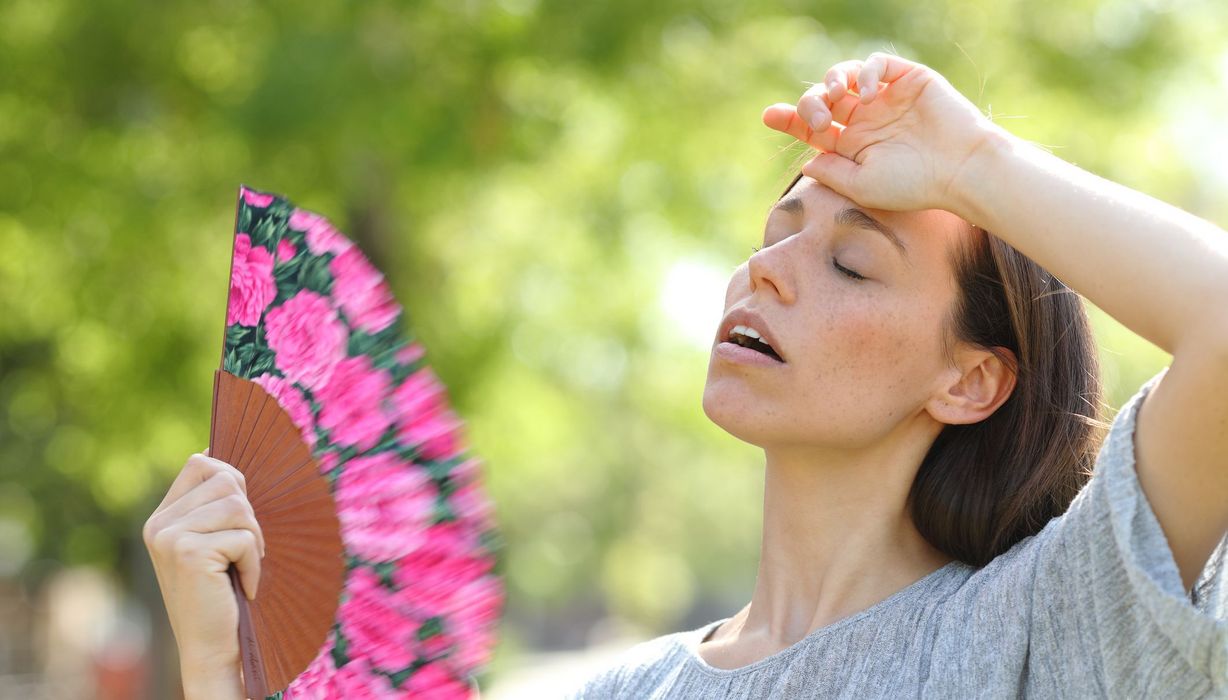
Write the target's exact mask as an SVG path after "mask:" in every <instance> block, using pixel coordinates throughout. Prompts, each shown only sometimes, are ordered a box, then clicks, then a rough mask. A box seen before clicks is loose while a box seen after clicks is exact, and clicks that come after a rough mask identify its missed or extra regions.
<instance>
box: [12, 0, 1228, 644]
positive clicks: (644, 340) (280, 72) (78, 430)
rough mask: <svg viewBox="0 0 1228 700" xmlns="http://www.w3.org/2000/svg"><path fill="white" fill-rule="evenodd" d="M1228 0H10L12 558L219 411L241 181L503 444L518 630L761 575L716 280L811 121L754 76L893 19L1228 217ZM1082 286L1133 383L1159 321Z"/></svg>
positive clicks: (1101, 157) (905, 35)
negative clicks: (1098, 298) (358, 274)
mask: <svg viewBox="0 0 1228 700" xmlns="http://www.w3.org/2000/svg"><path fill="white" fill-rule="evenodd" d="M1225 19H1228V10H1225V6H1224V5H1223V4H1222V3H1216V2H1212V1H1210V0H1208V1H1207V2H1181V1H1179V0H1148V1H1146V2H1133V1H1124V0H1109V1H1106V2H1092V1H1090V0H1068V1H1067V2H1063V3H1056V4H1051V3H1026V2H1022V1H1020V0H1012V1H1007V2H995V3H985V2H975V1H972V0H944V1H937V2H928V3H916V2H909V1H906V0H867V1H865V2H860V3H835V2H830V3H820V2H800V1H794V2H783V3H777V4H772V3H742V2H733V1H731V0H695V1H693V2H662V1H660V0H657V1H652V2H650V1H647V0H625V1H623V2H616V3H615V2H611V3H603V2H598V3H583V2H581V3H577V2H563V1H562V0H500V1H499V2H483V1H479V0H460V1H458V0H446V1H444V0H436V1H434V2H429V1H427V2H413V3H396V2H388V1H386V0H373V1H370V2H361V3H328V2H324V3H321V2H306V1H303V0H299V1H298V2H284V3H273V4H265V3H256V2H250V1H248V0H222V1H217V2H182V1H179V0H170V1H168V2H162V3H144V4H141V5H140V6H139V7H137V6H134V5H132V4H130V3H120V2H115V1H114V0H93V1H91V2H86V1H85V0H5V1H4V2H2V3H0V66H2V67H3V69H2V70H0V250H2V251H3V255H0V526H2V527H0V535H2V536H0V546H2V547H3V548H4V551H3V554H4V557H5V559H6V561H8V562H9V564H8V565H7V568H8V569H9V570H8V571H6V572H4V573H6V574H16V573H22V574H23V575H24V576H26V577H28V578H30V579H31V580H33V579H35V578H37V577H38V576H39V575H40V574H41V572H43V571H45V570H46V569H47V567H48V566H51V565H53V564H54V562H64V563H81V562H93V563H97V564H100V565H102V566H106V567H112V568H116V569H118V570H121V571H123V570H126V569H127V565H126V560H127V558H131V557H144V556H145V554H144V552H143V549H142V547H141V545H140V537H139V531H140V525H141V524H142V523H143V522H144V519H145V518H146V517H147V516H148V514H149V512H151V511H152V508H153V507H154V506H155V505H156V504H157V502H158V500H160V498H161V496H162V494H163V493H164V492H165V490H166V488H167V486H168V484H169V480H170V479H171V477H172V476H173V475H174V474H175V473H176V472H177V471H178V470H179V468H180V467H181V465H182V463H183V461H184V459H185V458H186V457H187V455H188V454H189V453H191V452H193V451H196V450H199V449H201V448H203V447H204V443H205V441H206V436H207V434H208V425H207V422H208V413H209V396H210V390H211V386H212V382H211V372H212V371H213V369H214V368H215V367H216V366H217V362H218V356H219V352H220V346H221V331H222V327H223V321H224V303H225V295H226V288H227V283H226V274H227V266H228V256H229V241H230V232H231V227H232V225H233V212H234V200H235V196H236V190H237V187H238V185H239V184H240V183H245V184H248V185H250V186H252V187H255V188H258V189H263V190H271V191H278V192H282V193H285V194H286V195H287V196H289V197H290V198H291V199H293V200H294V201H295V202H297V203H299V204H300V205H301V206H305V207H308V208H311V209H314V210H317V211H319V212H322V213H324V214H325V215H327V216H329V217H331V218H332V219H333V220H334V221H335V222H336V223H337V224H338V225H339V226H340V227H341V228H342V229H343V230H345V231H347V232H349V233H351V234H352V235H353V236H354V237H356V238H357V239H359V241H360V242H361V243H362V245H363V246H364V247H365V248H366V249H367V250H368V251H370V253H371V254H372V256H373V257H374V258H375V259H376V260H377V262H378V264H380V265H381V267H382V268H383V269H385V270H387V271H388V275H389V278H390V280H391V282H392V284H393V286H394V288H395V290H396V292H397V294H398V296H399V298H400V299H401V301H402V302H403V303H404V304H405V305H406V307H407V308H408V309H409V311H410V314H411V317H412V324H413V326H414V327H415V329H416V330H417V332H418V333H419V334H420V336H421V337H422V339H423V340H424V342H425V343H426V345H427V347H428V348H429V355H428V360H429V361H430V362H431V363H432V364H433V366H434V367H435V368H436V370H437V371H438V372H439V374H440V375H441V376H442V377H443V379H444V380H445V381H446V382H447V384H448V386H449V388H450V393H451V396H452V399H453V400H454V402H455V404H456V406H457V408H458V410H459V411H460V412H461V413H462V415H463V416H464V417H465V419H466V421H467V425H468V434H469V435H470V437H471V440H472V443H473V446H474V451H475V452H476V453H477V454H479V455H480V456H482V458H483V459H484V462H485V464H486V475H487V486H488V489H489V492H490V494H491V495H492V496H493V498H494V499H495V501H496V504H497V513H498V519H499V522H500V525H501V528H502V531H503V534H504V537H505V540H506V541H507V544H508V546H507V548H506V550H505V551H504V553H503V560H502V561H501V564H500V565H501V566H502V567H503V571H504V572H505V573H506V575H507V581H508V586H509V594H510V598H509V602H508V619H509V621H511V622H513V623H517V624H509V625H508V626H506V627H505V629H506V632H505V635H504V637H505V643H506V645H508V648H515V647H516V646H517V645H518V644H519V643H521V642H520V641H518V640H524V643H528V642H529V641H535V642H543V641H551V640H546V639H545V638H544V636H542V635H544V632H541V631H540V629H538V630H537V631H534V629H536V628H535V625H538V624H539V622H538V621H539V620H542V619H547V618H550V617H551V616H552V615H553V616H555V617H558V616H561V615H564V614H566V612H567V611H573V612H575V611H581V612H576V613H575V614H577V615H588V614H589V613H585V612H583V611H590V612H591V611H593V610H597V611H608V612H613V613H617V614H619V615H621V616H623V617H625V618H628V619H631V620H634V621H637V622H640V623H641V624H643V625H645V626H646V628H648V629H649V630H652V631H665V630H669V629H674V628H676V626H677V625H678V624H681V623H682V622H683V620H684V618H683V617H682V616H683V615H685V614H686V613H687V612H688V611H689V610H695V609H696V608H695V606H696V605H697V604H698V603H700V602H702V601H709V603H711V602H712V601H726V602H728V603H730V604H735V603H736V604H737V605H741V604H742V603H743V602H744V599H743V598H744V596H745V595H747V594H748V592H749V587H750V584H751V583H752V582H753V578H752V576H753V571H754V568H755V562H756V560H757V559H756V557H757V547H758V543H759V540H758V537H759V512H758V511H759V508H760V506H761V500H760V498H761V488H762V485H761V482H760V472H759V469H758V467H759V465H760V461H759V460H760V456H759V454H758V452H757V451H756V450H755V449H753V448H750V447H748V446H746V445H743V444H741V443H738V442H736V441H735V440H734V439H733V438H731V437H729V436H728V435H725V434H724V433H722V432H721V431H720V430H719V429H717V428H716V427H715V426H713V425H711V424H710V423H709V422H708V421H707V419H706V418H705V417H704V415H703V412H702V410H701V408H700V397H701V394H702V389H703V382H704V376H705V373H706V367H707V348H708V346H709V343H710V339H711V336H712V332H713V331H714V328H715V322H716V319H717V317H718V315H719V313H720V310H721V308H722V302H723V293H724V285H725V281H726V279H727V277H728V275H729V273H730V272H731V271H732V269H733V267H734V266H736V265H737V264H738V263H739V262H740V261H741V260H743V259H744V258H745V256H746V255H747V254H748V253H749V246H751V245H753V244H755V243H756V242H758V241H759V239H760V237H761V232H762V219H763V216H764V214H765V212H766V209H767V207H768V206H769V205H770V204H771V202H772V200H773V199H774V198H775V197H776V195H777V194H779V191H780V189H781V187H782V186H783V185H784V184H785V183H786V182H787V180H788V177H789V175H790V171H791V169H792V168H793V167H795V165H796V163H797V156H798V155H799V154H800V153H801V151H799V150H798V149H797V148H795V147H792V146H791V145H790V144H788V143H787V139H784V138H783V137H780V136H778V135H775V134H773V133H771V132H769V131H768V130H767V129H765V128H764V127H763V126H761V124H760V122H759V114H760V112H761V110H762V108H763V107H764V106H766V105H767V104H770V103H772V102H777V101H794V100H796V99H797V97H798V96H799V95H800V93H801V92H802V91H803V90H804V89H805V88H806V86H807V84H808V82H809V81H818V80H821V79H822V76H823V73H824V72H825V70H826V69H827V67H828V66H830V65H831V64H833V63H835V62H836V61H839V60H842V59H845V58H864V57H865V56H866V55H867V54H868V53H869V52H871V51H874V50H881V49H888V50H894V51H896V52H898V53H900V54H902V55H905V56H908V57H910V58H913V59H916V60H919V61H922V62H924V63H927V64H929V65H931V66H933V67H935V68H937V69H938V70H940V71H941V72H943V73H944V75H946V76H947V77H948V78H950V80H951V81H952V82H953V83H954V84H955V85H956V86H957V87H958V88H960V89H961V90H962V91H963V92H964V93H965V94H966V95H968V96H969V98H970V99H972V100H973V101H974V102H975V103H977V104H978V106H980V107H981V108H982V109H983V110H985V111H986V112H987V113H990V114H992V115H993V116H994V118H995V119H997V120H999V121H1000V122H1001V123H1004V124H1005V125H1006V126H1007V127H1008V128H1010V129H1011V130H1012V131H1014V132H1015V133H1017V134H1019V135H1021V136H1024V137H1026V138H1029V139H1032V140H1034V141H1036V142H1039V143H1042V144H1046V145H1048V146H1050V147H1052V148H1053V149H1054V150H1055V151H1056V152H1057V153H1059V154H1060V155H1062V156H1063V157H1065V158H1067V159H1068V160H1071V161H1074V162H1076V163H1078V164H1079V165H1081V166H1083V167H1085V168H1087V169H1089V170H1092V171H1094V172H1097V173H1100V174H1102V175H1104V176H1106V177H1109V178H1111V179H1114V180H1118V181H1120V182H1123V183H1125V184H1128V185H1130V186H1132V187H1135V188H1138V189H1142V190H1144V191H1147V192H1149V193H1151V194H1154V195H1156V196H1158V197H1161V198H1163V199H1166V200H1167V201H1170V202H1173V203H1175V204H1178V205H1179V206H1183V207H1186V208H1187V209H1190V210H1191V211H1194V212H1195V213H1198V214H1200V215H1202V216H1204V217H1207V218H1209V219H1213V220H1217V221H1221V222H1222V221H1225V220H1228V210H1226V209H1225V207H1226V206H1228V205H1226V204H1225V203H1224V202H1225V198H1223V197H1216V196H1215V195H1217V194H1219V193H1222V192H1223V189H1224V183H1225V178H1226V177H1228V171H1226V170H1225V169H1224V162H1225V159H1224V157H1223V156H1224V154H1225V153H1226V152H1228V141H1225V137H1222V136H1219V134H1218V127H1216V126H1215V125H1216V124H1217V121H1218V120H1216V119H1215V117H1216V116H1218V115H1222V114H1224V113H1225V111H1228V105H1226V104H1225V99H1226V98H1225V97H1224V95H1225V94H1226V93H1228V91H1226V90H1224V87H1225V86H1226V85H1228V54H1224V53H1222V51H1223V49H1222V47H1223V46H1224V39H1225V38H1226V36H1225V34H1226V32H1228V30H1225V29H1224V27H1225V26H1228V25H1226V24H1225V22H1224V20H1225ZM1008 120H1009V121H1008ZM1216 149H1219V150H1216ZM1216 154H1218V155H1216ZM1096 323H1097V330H1098V332H1099V333H1100V338H1101V340H1102V344H1103V346H1104V349H1105V361H1106V381H1107V383H1108V386H1109V389H1110V399H1111V401H1112V403H1113V404H1114V405H1115V406H1116V405H1120V403H1121V401H1122V400H1123V399H1124V398H1126V397H1127V396H1129V394H1130V393H1132V392H1133V391H1134V390H1135V389H1136V388H1137V386H1138V385H1139V384H1140V383H1141V382H1142V381H1143V380H1145V379H1146V378H1147V377H1149V376H1151V374H1153V373H1154V372H1155V371H1156V370H1158V369H1159V368H1160V367H1161V366H1163V364H1165V362H1166V360H1167V356H1166V355H1164V353H1162V352H1160V351H1159V350H1158V349H1156V348H1154V347H1152V346H1150V345H1148V344H1147V343H1145V342H1144V341H1142V340H1140V339H1139V338H1137V337H1136V336H1134V335H1133V334H1131V333H1130V332H1129V331H1126V330H1125V329H1124V328H1122V327H1121V326H1119V325H1117V324H1115V323H1114V322H1113V321H1112V320H1111V319H1107V318H1106V317H1104V316H1103V314H1100V313H1098V312H1097V313H1096ZM710 610H711V608H710V607H709V609H708V611H710ZM708 611H704V612H702V613H700V614H699V617H702V618H706V617H711V615H709V614H708ZM728 612H731V610H726V611H724V612H723V613H721V614H728ZM590 617H591V615H590ZM584 621H587V618H585V620H584ZM518 624H519V626H517V625H518ZM534 635H536V638H534ZM552 641H553V642H554V643H571V644H579V643H582V641H583V640H582V639H576V638H572V639H560V638H555V639H553V640H552Z"/></svg>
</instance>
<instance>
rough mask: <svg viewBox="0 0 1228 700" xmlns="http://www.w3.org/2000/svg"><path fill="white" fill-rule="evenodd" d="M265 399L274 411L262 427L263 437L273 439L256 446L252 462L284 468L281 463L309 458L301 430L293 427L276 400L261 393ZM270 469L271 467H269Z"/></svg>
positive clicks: (295, 426)
mask: <svg viewBox="0 0 1228 700" xmlns="http://www.w3.org/2000/svg"><path fill="white" fill-rule="evenodd" d="M263 393H264V395H265V397H268V400H269V402H270V403H271V404H273V406H274V408H275V410H273V411H269V419H268V424H266V425H265V426H263V429H262V430H263V435H265V436H271V437H273V438H266V440H264V441H262V443H260V445H258V446H257V451H255V453H254V454H253V456H252V459H253V461H258V462H260V463H264V462H278V465H279V467H284V465H282V464H281V463H282V462H293V463H297V462H301V461H302V459H305V458H311V451H309V449H308V446H307V445H306V443H305V442H303V437H302V430H301V429H300V427H298V426H297V425H295V421H293V420H292V419H291V418H290V415H289V414H287V413H286V411H285V409H282V408H281V404H280V403H278V399H276V398H274V397H273V395H270V394H269V393H268V392H263ZM270 467H271V465H270ZM282 470H284V468H282V469H279V470H276V472H274V473H281V472H282Z"/></svg>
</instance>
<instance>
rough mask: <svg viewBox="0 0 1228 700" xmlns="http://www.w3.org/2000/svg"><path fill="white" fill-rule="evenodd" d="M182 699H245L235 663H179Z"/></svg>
mask: <svg viewBox="0 0 1228 700" xmlns="http://www.w3.org/2000/svg"><path fill="white" fill-rule="evenodd" d="M180 676H181V680H182V681H183V696H184V700H213V699H214V698H218V699H224V700H245V699H246V697H247V696H246V694H245V690H244V688H243V678H242V676H241V675H240V673H239V667H238V665H237V664H235V665H231V664H225V665H222V666H216V665H203V664H189V663H184V664H181V665H180Z"/></svg>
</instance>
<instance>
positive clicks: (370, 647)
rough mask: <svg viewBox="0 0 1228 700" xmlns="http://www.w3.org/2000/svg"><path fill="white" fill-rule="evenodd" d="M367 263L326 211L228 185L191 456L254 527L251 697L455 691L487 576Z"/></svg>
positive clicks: (467, 463)
mask: <svg viewBox="0 0 1228 700" xmlns="http://www.w3.org/2000/svg"><path fill="white" fill-rule="evenodd" d="M424 358H425V353H424V350H423V348H422V346H421V345H420V344H419V343H418V342H417V341H415V340H413V339H412V337H411V334H410V332H409V329H408V328H407V323H406V320H405V314H404V313H403V312H402V309H401V307H400V306H399V305H398V304H397V303H396V301H395V300H394V299H393V297H392V294H391V293H390V291H389V289H388V286H387V284H386V283H385V281H384V278H383V276H382V275H381V274H380V273H379V271H378V270H376V269H375V267H374V266H373V265H372V264H371V263H370V262H369V261H368V260H367V258H366V257H364V256H363V254H362V253H361V252H360V251H359V249H358V247H357V246H355V245H354V244H353V243H352V242H351V241H349V240H348V239H346V238H345V237H344V236H343V235H341V234H340V233H339V232H338V231H337V230H336V229H335V228H333V227H332V225H331V224H330V223H329V222H328V220H326V219H325V218H323V217H321V216H319V215H317V214H313V213H311V212H308V211H305V210H302V209H297V208H295V207H294V205H293V204H291V203H290V202H288V201H287V200H286V199H284V198H282V197H280V196H277V195H273V194H265V193H260V192H255V191H253V190H250V189H248V188H246V187H241V188H240V189H239V201H238V211H237V215H236V220H235V234H234V247H233V257H232V261H231V271H230V293H229V297H228V303H227V310H226V333H225V341H224V344H223V350H222V367H221V369H219V370H218V371H217V373H216V375H215V380H214V395H213V420H212V425H211V427H210V437H209V448H210V454H211V455H212V456H214V457H216V458H218V459H221V460H223V461H226V462H229V463H231V464H233V465H234V466H235V467H237V468H238V469H239V470H240V471H242V472H243V474H244V475H245V477H246V480H247V492H248V499H249V500H250V501H251V503H252V507H253V510H254V511H255V514H256V520H257V522H259V523H260V527H261V530H262V532H263V533H264V537H265V551H266V555H265V558H264V560H263V562H262V569H261V579H260V586H259V588H258V589H257V591H258V593H257V596H256V598H255V600H253V601H248V600H247V597H246V595H245V594H244V593H243V590H242V585H241V583H240V581H239V578H238V573H237V570H236V569H235V568H234V566H233V565H232V566H231V571H230V574H231V581H232V582H233V584H234V586H235V597H236V600H237V601H238V605H239V616H240V629H239V643H240V649H241V656H242V660H243V677H244V685H245V686H246V690H247V694H248V696H249V697H252V698H266V697H272V698H281V699H282V700H294V699H298V698H386V697H431V698H452V697H457V698H461V697H469V696H471V693H472V688H473V687H474V685H475V684H474V682H473V676H474V675H475V674H476V673H477V671H479V670H480V669H481V668H482V667H483V666H484V665H485V664H486V663H487V662H488V661H489V657H490V654H491V652H492V650H493V646H494V641H495V632H496V627H497V624H498V618H499V616H500V614H501V608H502V604H503V587H502V585H501V582H500V580H499V578H498V576H497V575H496V574H495V572H494V563H495V562H494V559H495V554H496V552H497V550H498V548H499V545H498V533H497V530H496V528H495V525H494V520H493V516H492V509H491V507H490V504H489V501H488V500H487V499H486V497H485V496H484V494H483V491H482V489H481V485H480V478H479V477H480V473H479V472H480V463H479V461H478V460H477V459H475V458H472V457H467V456H466V454H467V451H466V448H465V446H464V445H463V444H462V443H463V439H462V436H461V427H462V423H461V421H459V420H458V419H457V417H456V415H455V414H454V413H453V412H452V410H451V408H450V406H449V403H448V398H447V395H446V390H445V388H444V386H443V385H442V384H441V383H440V382H439V380H438V378H437V377H436V376H435V375H434V374H433V373H432V371H431V369H430V368H429V366H427V364H426V362H425V359H424Z"/></svg>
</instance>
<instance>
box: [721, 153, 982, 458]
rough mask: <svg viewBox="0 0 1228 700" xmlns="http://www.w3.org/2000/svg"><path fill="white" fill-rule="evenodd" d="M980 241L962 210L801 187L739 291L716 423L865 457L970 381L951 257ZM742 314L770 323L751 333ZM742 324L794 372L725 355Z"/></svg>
mask: <svg viewBox="0 0 1228 700" xmlns="http://www.w3.org/2000/svg"><path fill="white" fill-rule="evenodd" d="M858 210H860V211H861V212H864V213H865V214H868V215H869V217H870V218H864V217H863V216H862V215H861V214H860V213H859V212H858ZM875 221H877V222H879V223H880V224H882V225H883V226H884V227H885V228H887V229H890V230H891V231H894V233H895V234H896V235H897V236H898V245H897V244H896V243H893V242H892V241H891V240H890V239H889V238H888V236H885V235H883V234H882V233H879V232H877V231H875V223H874V222H875ZM972 231H973V229H972V228H971V227H970V226H969V225H968V224H967V223H966V222H964V221H963V220H962V219H960V218H959V217H957V216H955V215H954V214H951V213H950V212H946V211H942V210H936V209H934V210H926V211H913V212H889V211H883V210H878V209H866V208H864V207H859V206H858V205H857V204H855V203H854V202H853V201H852V200H849V199H847V198H845V197H843V196H841V195H839V194H836V193H835V192H834V191H833V190H831V189H829V188H827V187H825V186H823V185H821V184H819V183H818V182H817V181H816V180H813V179H811V178H809V177H803V178H801V179H800V180H799V181H798V182H797V183H796V184H795V185H794V186H793V188H792V189H791V190H790V191H789V192H788V193H787V194H786V195H785V196H784V197H783V198H781V200H780V201H779V202H777V203H776V205H775V206H774V207H773V209H772V210H771V212H770V213H769V214H768V218H767V223H766V224H765V227H764V234H763V247H762V249H761V250H760V251H759V252H757V253H754V254H753V255H751V257H750V259H749V260H748V261H747V262H746V263H743V264H742V265H740V266H739V267H738V268H737V270H735V271H734V274H733V278H732V279H731V280H730V281H729V287H728V289H727V291H726V293H725V312H724V315H723V317H722V323H721V326H720V328H719V329H718V330H717V337H716V338H715V339H714V342H713V345H712V355H711V358H710V361H709V365H708V379H707V384H706V386H705V388H704V398H703V406H704V413H706V414H707V415H708V417H709V418H710V419H711V420H712V421H713V422H715V423H716V424H717V425H719V426H721V428H723V429H725V430H726V431H727V432H729V433H730V434H732V435H734V436H735V437H737V438H739V439H741V440H744V441H746V442H749V443H752V444H755V445H759V446H761V447H765V448H767V447H772V446H790V447H802V446H808V445H812V446H816V447H819V446H826V447H838V448H844V449H857V448H859V447H866V446H869V445H873V444H875V443H877V442H879V441H881V440H882V439H883V438H884V437H885V436H886V435H887V434H888V433H890V432H891V431H892V430H893V429H895V428H896V427H897V426H898V425H900V424H901V423H902V422H904V421H907V420H910V419H912V418H913V417H916V416H919V414H920V413H921V412H922V411H923V410H924V406H925V404H926V402H927V401H929V400H930V399H931V398H932V397H933V396H934V395H935V392H936V391H937V390H939V389H940V388H943V387H945V386H947V385H949V384H950V382H951V381H953V380H954V379H956V378H958V374H952V372H953V370H952V369H951V368H950V367H949V366H948V365H947V363H946V361H945V358H944V356H943V354H942V345H941V336H940V329H941V328H942V323H943V319H944V316H945V314H946V313H947V311H948V309H950V308H951V305H952V303H953V302H954V301H955V295H956V287H955V281H954V278H953V270H952V268H951V264H950V262H949V260H948V255H949V251H951V250H954V248H953V246H954V245H956V244H958V243H959V242H960V240H961V237H966V236H970V235H972ZM841 268H844V269H841ZM852 273H856V274H859V275H862V276H864V277H865V279H855V278H854V277H853V276H851V275H852ZM743 311H746V312H752V313H754V314H757V315H758V318H759V319H761V320H753V319H752V320H750V322H749V323H747V322H746V321H745V320H744V319H743V320H741V321H738V320H737V317H736V314H738V313H740V312H743ZM735 322H736V323H737V324H738V325H743V326H750V327H752V328H754V329H755V330H756V331H758V333H759V334H760V335H762V336H764V337H765V338H766V339H767V340H769V341H770V343H771V345H772V348H773V349H774V351H775V352H776V353H777V354H778V355H779V356H780V358H781V359H782V360H783V361H777V360H776V359H773V358H771V357H770V356H768V355H765V354H761V353H758V352H755V351H754V350H750V349H745V348H741V347H738V346H737V345H735V344H733V343H726V342H725V341H726V340H727V339H728V336H729V329H730V328H731V327H732V325H733V324H734V323H735ZM739 330H740V329H739ZM921 418H923V419H924V418H925V416H921Z"/></svg>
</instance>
